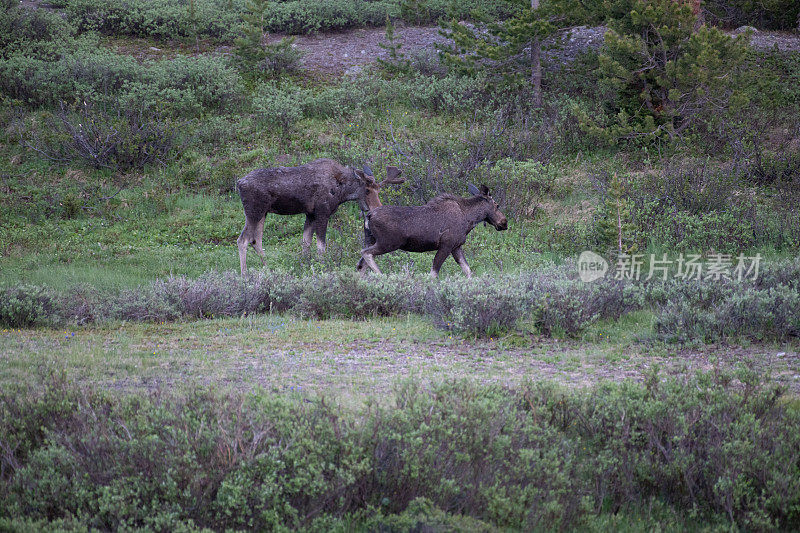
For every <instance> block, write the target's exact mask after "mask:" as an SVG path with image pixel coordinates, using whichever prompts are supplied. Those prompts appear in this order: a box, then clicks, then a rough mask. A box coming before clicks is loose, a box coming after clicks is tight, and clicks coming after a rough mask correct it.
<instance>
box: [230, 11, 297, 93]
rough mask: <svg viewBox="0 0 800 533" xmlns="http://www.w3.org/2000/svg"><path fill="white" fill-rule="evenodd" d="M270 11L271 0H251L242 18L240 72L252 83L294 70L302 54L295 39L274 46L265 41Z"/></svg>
mask: <svg viewBox="0 0 800 533" xmlns="http://www.w3.org/2000/svg"><path fill="white" fill-rule="evenodd" d="M268 10H269V0H248V2H247V4H246V9H245V12H244V14H243V15H242V21H243V24H242V35H241V36H240V37H239V38H237V39H236V40H235V41H234V52H235V54H236V59H237V63H238V66H239V69H240V70H241V71H242V74H243V75H244V77H245V78H248V79H250V80H256V79H259V78H269V77H272V76H274V75H277V74H280V73H281V72H283V71H289V70H293V69H295V68H296V66H297V62H298V61H299V59H300V57H301V55H302V54H301V52H299V51H297V50H295V49H294V48H293V47H292V43H294V37H284V38H283V39H281V40H280V41H279V42H277V43H274V44H267V43H266V42H265V38H266V35H267V30H266V24H267V13H268Z"/></svg>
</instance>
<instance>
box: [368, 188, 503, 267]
mask: <svg viewBox="0 0 800 533" xmlns="http://www.w3.org/2000/svg"><path fill="white" fill-rule="evenodd" d="M481 222H488V223H489V224H491V225H492V226H494V227H495V228H496V229H497V230H498V231H502V230H504V229H506V228H507V227H508V220H507V219H506V217H505V215H503V213H501V212H500V210H499V209H498V207H497V203H496V202H495V201H494V199H492V197H491V196H489V189H488V187H486V186H485V185H484V186H483V187H481V191H480V192H479V194H476V195H474V196H472V197H469V198H461V197H460V196H454V195H452V194H442V195H439V196H437V197H436V198H434V199H432V200H431V201H429V202H428V203H427V204H425V205H422V206H412V207H403V206H393V205H385V206H382V207H378V208H376V209H373V210H371V211H370V212H369V213H368V214H367V225H368V227H369V230H370V232H371V233H372V236H373V238H374V239H375V243H374V244H373V245H371V246H368V247H367V248H365V249H364V250H363V251H362V252H361V259H362V260H361V261H359V269H362V268H363V267H364V265H365V264H366V265H367V266H369V267H370V268H371V269H372V270H373V271H375V272H378V273H380V269H378V266H377V264H376V263H375V259H374V256H376V255H382V254H385V253H389V252H393V251H395V250H405V251H407V252H429V251H433V250H436V255H435V256H434V258H433V267H432V268H431V275H432V276H433V277H436V276H438V275H439V269H440V268H441V267H442V263H444V260H445V259H447V256H448V255H451V254H452V256H453V259H455V260H456V262H457V263H458V264H459V265H460V266H461V269H462V270H463V271H464V274H465V275H466V276H467V277H470V276H471V275H472V272H471V271H470V268H469V265H467V261H466V259H465V258H464V251H463V250H462V248H461V246H462V245H463V244H464V242H466V240H467V235H468V234H469V232H470V231H472V229H473V228H474V227H475V226H476V225H478V224H479V223H481Z"/></svg>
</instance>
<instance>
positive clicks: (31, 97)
mask: <svg viewBox="0 0 800 533" xmlns="http://www.w3.org/2000/svg"><path fill="white" fill-rule="evenodd" d="M89 45H90V44H89ZM89 45H87V46H89ZM144 73H145V71H144V69H143V68H142V67H141V66H140V65H139V64H138V63H137V62H136V60H135V59H133V58H132V57H130V56H123V55H118V54H115V53H113V52H109V51H106V50H102V49H101V50H96V49H95V50H91V49H85V48H83V47H81V48H80V49H78V50H76V51H74V52H70V53H65V54H61V55H59V56H58V57H57V58H56V59H54V60H50V59H39V58H35V57H30V56H29V55H28V54H27V53H25V52H19V53H17V54H14V55H11V56H10V57H8V58H6V59H2V60H0V91H2V93H3V94H4V95H5V96H6V97H7V98H12V99H14V100H17V101H19V102H20V103H22V104H25V105H28V106H31V107H38V106H54V105H56V104H58V103H59V102H65V103H67V104H79V103H83V102H90V103H91V102H109V101H113V100H114V97H115V96H117V95H119V94H120V92H121V91H122V90H123V88H124V87H126V86H127V84H129V83H131V82H135V81H136V80H138V79H140V78H141V77H142V76H144Z"/></svg>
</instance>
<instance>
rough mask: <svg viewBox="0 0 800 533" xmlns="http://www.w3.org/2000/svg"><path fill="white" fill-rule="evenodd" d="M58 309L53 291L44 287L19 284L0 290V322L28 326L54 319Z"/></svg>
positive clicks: (16, 326)
mask: <svg viewBox="0 0 800 533" xmlns="http://www.w3.org/2000/svg"><path fill="white" fill-rule="evenodd" d="M55 310H56V305H55V301H54V298H53V295H52V294H51V292H50V291H49V290H47V289H45V288H44V287H37V286H34V285H18V286H16V287H5V288H3V289H2V290H0V324H3V325H5V326H9V327H12V328H26V327H30V326H35V325H39V324H44V323H47V322H49V321H50V320H52V316H53V314H54V311H55Z"/></svg>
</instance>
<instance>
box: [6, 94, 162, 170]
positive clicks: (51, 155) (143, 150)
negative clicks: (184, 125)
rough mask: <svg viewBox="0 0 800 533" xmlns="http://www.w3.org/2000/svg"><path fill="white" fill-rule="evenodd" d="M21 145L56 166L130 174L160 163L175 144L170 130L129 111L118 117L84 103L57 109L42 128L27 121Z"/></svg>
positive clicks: (117, 113) (147, 116) (116, 113)
mask: <svg viewBox="0 0 800 533" xmlns="http://www.w3.org/2000/svg"><path fill="white" fill-rule="evenodd" d="M20 137H21V140H22V144H23V145H24V146H25V147H27V148H29V149H32V150H34V151H36V152H38V153H39V154H41V155H43V156H44V157H46V158H48V159H50V160H52V161H55V162H57V163H59V164H67V165H68V164H72V163H74V162H76V161H80V162H83V163H85V164H88V165H90V166H92V167H94V168H109V169H115V170H123V171H124V170H130V169H132V168H139V169H141V168H144V167H146V166H149V165H155V164H164V163H165V162H167V161H169V160H170V159H171V158H172V157H173V156H174V152H173V150H174V148H175V147H176V145H178V141H177V132H176V130H175V129H174V128H173V125H172V124H171V123H170V122H168V121H165V120H163V119H161V117H158V116H154V115H151V114H149V113H146V112H143V111H141V110H140V109H137V108H132V109H128V110H127V111H125V112H124V114H123V112H121V111H118V110H114V109H111V110H108V109H103V108H102V107H95V106H92V105H88V104H85V103H84V104H83V105H80V106H78V108H77V110H75V111H71V110H67V109H65V108H63V107H62V109H61V111H59V112H58V114H57V115H56V116H52V115H45V119H44V120H43V121H42V124H37V123H35V122H29V123H27V124H26V125H23V126H22V129H21V131H20Z"/></svg>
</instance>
